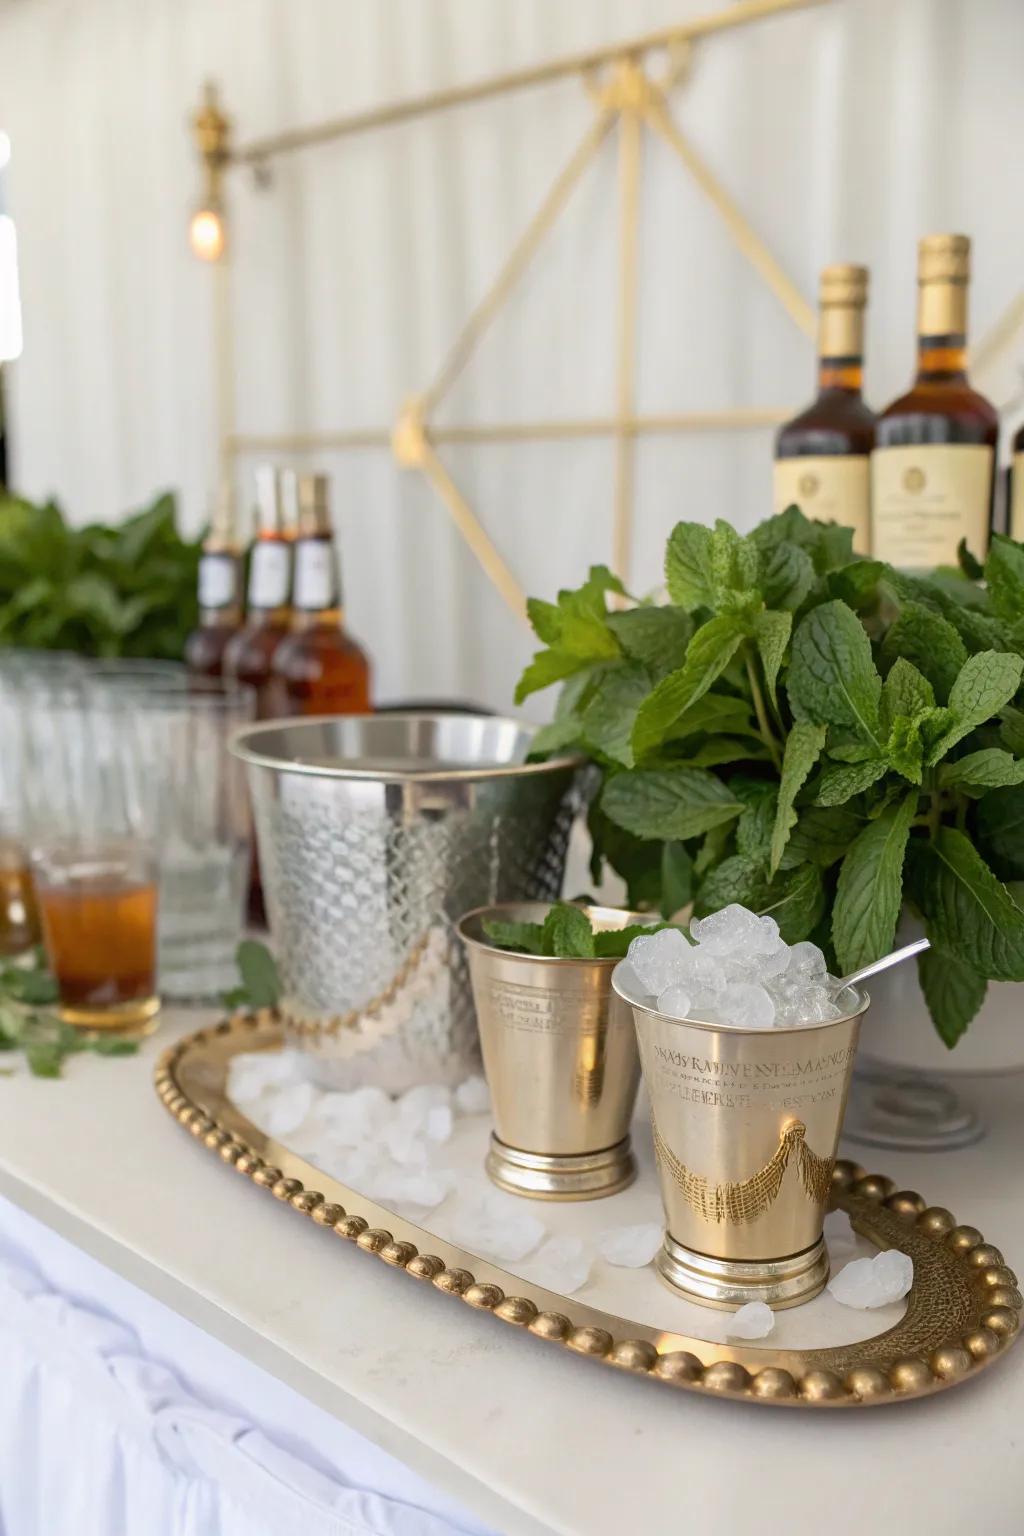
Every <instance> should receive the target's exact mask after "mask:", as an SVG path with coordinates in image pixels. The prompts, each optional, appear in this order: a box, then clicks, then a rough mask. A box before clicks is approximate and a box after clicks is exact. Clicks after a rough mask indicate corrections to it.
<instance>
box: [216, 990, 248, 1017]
mask: <svg viewBox="0 0 1024 1536" xmlns="http://www.w3.org/2000/svg"><path fill="white" fill-rule="evenodd" d="M220 1001H221V1007H223V1008H227V1009H228V1010H229V1011H230V1012H231V1013H234V1011H235V1009H236V1008H244V1007H245V1005H246V1004H247V1003H248V1001H249V994H248V992H247V991H246V990H245V988H244V987H229V988H228V990H227V991H226V992H222V993H221V995H220Z"/></svg>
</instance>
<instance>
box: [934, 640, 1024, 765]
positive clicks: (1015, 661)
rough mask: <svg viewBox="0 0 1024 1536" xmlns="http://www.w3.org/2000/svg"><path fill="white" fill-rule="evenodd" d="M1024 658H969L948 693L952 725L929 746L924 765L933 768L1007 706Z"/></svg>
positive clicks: (999, 654)
mask: <svg viewBox="0 0 1024 1536" xmlns="http://www.w3.org/2000/svg"><path fill="white" fill-rule="evenodd" d="M1022 672H1024V659H1022V658H1021V657H1020V656H1014V655H1012V654H1011V653H1010V652H1008V651H980V652H979V653H978V655H977V656H969V657H968V658H967V660H966V661H965V662H964V664H963V666H962V667H961V669H960V672H959V674H958V676H957V679H956V682H955V683H954V684H953V686H952V688H951V689H950V691H949V712H950V715H951V716H952V724H951V725H950V726H949V727H948V729H946V730H944V731H943V733H942V734H941V735H940V736H939V738H938V740H937V741H935V742H934V744H933V745H931V746H930V747H929V750H928V753H927V756H926V758H925V762H926V763H927V765H928V766H929V767H932V766H933V765H934V764H935V763H937V762H938V761H939V759H940V758H942V757H945V755H946V753H947V752H948V751H949V750H950V748H951V747H955V746H956V744H957V742H958V741H962V740H963V738H964V737H965V736H968V735H970V733H971V731H973V730H974V729H975V727H976V726H979V725H982V724H983V723H984V722H985V721H986V720H989V719H991V717H992V716H993V715H995V714H997V713H998V712H999V710H1001V709H1002V707H1003V705H1004V704H1008V703H1009V701H1010V700H1011V699H1012V698H1013V696H1014V694H1015V693H1016V692H1017V689H1018V688H1019V687H1020V680H1021V673H1022Z"/></svg>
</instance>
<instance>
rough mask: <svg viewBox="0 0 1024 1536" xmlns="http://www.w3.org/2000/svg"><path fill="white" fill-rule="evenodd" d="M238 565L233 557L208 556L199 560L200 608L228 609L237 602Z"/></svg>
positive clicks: (223, 555) (225, 555) (221, 555)
mask: <svg viewBox="0 0 1024 1536" xmlns="http://www.w3.org/2000/svg"><path fill="white" fill-rule="evenodd" d="M237 584H238V564H237V562H236V560H235V557H234V555H228V554H220V553H218V554H208V555H201V556H200V559H199V606H200V608H230V607H231V605H232V604H233V603H236V602H237V601H238V590H237Z"/></svg>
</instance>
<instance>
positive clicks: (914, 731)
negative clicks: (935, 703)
mask: <svg viewBox="0 0 1024 1536" xmlns="http://www.w3.org/2000/svg"><path fill="white" fill-rule="evenodd" d="M930 715H931V711H930V710H927V709H925V710H921V711H920V712H919V713H918V714H917V715H915V716H914V718H913V719H909V718H908V717H907V716H906V715H897V716H896V718H895V720H894V721H893V723H892V729H891V730H890V732H889V740H888V741H887V742H886V746H885V755H886V758H887V760H888V762H889V766H890V767H891V768H895V770H896V772H897V773H898V774H901V775H902V777H903V778H905V779H907V780H908V781H909V782H910V783H911V784H920V782H921V780H922V778H923V777H924V773H923V769H922V764H923V762H924V745H923V743H922V740H921V726H922V723H923V722H924V721H925V720H926V719H928V718H929V716H930Z"/></svg>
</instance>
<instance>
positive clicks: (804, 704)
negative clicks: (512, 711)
mask: <svg viewBox="0 0 1024 1536" xmlns="http://www.w3.org/2000/svg"><path fill="white" fill-rule="evenodd" d="M851 541H852V534H851V530H849V529H844V528H840V527H836V526H835V525H832V524H829V525H824V524H818V523H812V522H809V521H808V520H807V519H806V518H805V517H803V516H802V515H801V513H800V512H799V511H798V509H797V508H795V507H791V508H790V509H789V510H788V511H786V512H784V513H782V514H780V515H779V516H777V517H773V518H770V519H769V520H768V521H766V522H764V523H762V524H760V526H758V527H757V528H755V529H754V530H753V532H752V533H750V534H748V535H747V536H746V537H741V536H740V535H739V534H738V533H737V532H736V531H735V530H734V529H733V528H731V527H730V526H729V525H728V524H726V523H724V522H718V523H716V524H715V527H714V528H713V529H711V528H707V527H704V526H703V525H700V524H697V523H680V524H678V526H677V527H676V528H675V529H674V530H673V532H672V535H671V537H670V538H669V541H668V547H667V550H666V556H665V585H666V588H667V596H668V602H667V603H664V604H654V603H651V602H647V601H639V602H638V601H635V600H633V599H631V598H628V597H627V596H626V594H625V593H624V592H623V590H622V587H621V585H620V583H619V582H618V581H617V580H616V578H615V577H614V576H612V575H611V573H610V572H608V571H607V570H606V569H605V568H604V567H601V566H597V567H594V568H593V569H592V570H591V571H590V574H589V576H588V578H587V580H586V581H585V582H584V583H583V585H582V586H581V587H580V588H578V589H577V590H575V591H564V592H561V593H559V594H558V597H557V600H556V601H555V602H546V601H540V600H533V601H531V603H530V605H529V612H530V619H531V621H532V623H533V627H534V629H535V631H536V633H537V635H538V637H539V639H540V640H541V641H542V642H543V649H541V650H540V651H538V653H537V654H536V656H535V657H534V658H533V660H532V662H531V663H530V665H529V666H528V667H527V668H526V670H525V672H524V673H523V676H522V679H521V680H520V683H519V687H518V691H517V698H518V700H519V701H522V700H523V699H525V698H526V697H527V696H528V695H530V694H532V693H534V692H535V691H536V690H538V689H543V688H546V687H548V686H550V685H552V684H555V683H560V684H561V692H560V695H559V699H558V705H557V708H556V712H555V718H554V720H553V722H552V723H551V724H550V725H549V726H547V727H545V728H544V729H543V730H542V731H541V733H540V735H539V737H538V738H537V741H536V750H537V751H538V752H550V751H554V750H556V749H557V750H559V751H561V750H564V749H566V748H567V747H576V748H581V749H583V750H585V751H586V752H588V753H589V755H590V756H591V758H592V759H593V760H594V762H595V763H596V764H597V765H598V767H599V769H600V771H601V783H600V787H599V789H598V792H597V794H596V796H595V798H594V801H593V803H592V806H591V811H590V831H591V834H592V838H593V850H594V851H593V871H594V878H595V879H597V878H599V875H600V871H601V869H602V867H603V865H604V862H605V861H607V862H608V863H609V864H610V865H611V866H612V868H613V869H615V870H616V871H618V873H619V874H621V875H622V877H623V878H624V880H625V881H626V885H627V889H628V898H627V899H628V902H629V905H630V906H631V907H637V908H639V907H649V908H660V910H661V911H662V912H663V913H666V914H668V913H671V912H675V911H677V910H679V909H680V908H682V907H684V906H686V905H688V904H689V903H691V902H692V903H693V907H694V911H695V913H696V915H698V916H700V915H703V914H706V913H708V912H711V911H714V910H716V909H717V908H719V907H722V906H724V905H725V904H726V903H728V902H731V901H736V902H741V903H742V904H743V905H745V906H748V907H751V908H753V909H754V910H756V911H758V912H770V913H771V914H772V915H773V916H774V917H775V918H776V919H777V921H778V922H779V925H780V928H781V930H782V933H783V937H784V938H785V939H786V940H787V941H788V942H789V943H794V942H796V941H797V940H799V939H812V940H813V941H814V942H815V943H817V944H819V945H820V946H821V947H822V949H823V950H824V951H825V953H826V955H827V956H828V958H829V963H830V969H832V970H833V971H834V972H835V973H836V974H843V973H845V972H849V971H852V970H854V969H855V968H856V967H857V966H860V965H863V964H865V963H867V962H868V961H870V960H873V959H875V958H877V957H879V956H880V955H882V954H884V953H885V952H886V951H888V950H889V949H891V948H892V946H893V944H894V941H895V938H896V933H897V928H898V927H899V926H900V925H901V923H903V924H905V923H908V922H909V923H911V924H913V923H920V924H923V926H924V928H925V929H926V931H927V933H928V936H929V938H930V939H931V943H932V946H933V947H932V949H931V950H930V951H929V952H927V953H925V954H924V955H922V956H921V958H920V961H919V972H918V976H919V984H920V993H919V994H918V997H919V999H920V998H921V997H922V996H923V1002H924V1005H925V1006H926V1008H927V1012H928V1014H929V1015H930V1017H931V1020H932V1023H933V1024H934V1028H935V1030H936V1031H937V1033H938V1036H939V1038H940V1039H941V1040H942V1041H943V1042H944V1044H945V1045H946V1046H948V1047H952V1046H954V1045H956V1043H957V1042H958V1041H959V1040H960V1038H961V1037H962V1036H963V1034H964V1032H965V1031H966V1030H967V1028H968V1026H969V1025H970V1023H971V1021H972V1020H973V1019H974V1018H975V1017H976V1016H977V1015H978V1013H979V1011H980V1010H981V1009H982V1007H983V1005H984V1003H985V999H986V993H987V991H988V989H989V986H990V984H992V983H995V984H996V985H997V986H999V984H1003V983H1016V982H1019V981H1022V980H1024V907H1022V906H1021V905H1018V900H1017V896H1016V895H1015V889H1014V882H1015V881H1016V880H1024V694H1022V691H1021V676H1022V671H1024V660H1022V653H1024V547H1022V546H1020V545H1018V544H1015V543H1013V542H1012V541H1010V540H1009V539H1005V538H1001V537H996V538H995V539H994V540H993V544H992V549H991V552H990V554H989V556H988V559H987V561H986V563H985V566H984V570H983V571H982V569H981V567H979V566H978V564H977V562H975V561H974V560H973V559H972V557H971V556H970V555H969V554H968V552H967V551H962V557H961V558H962V568H961V569H959V570H956V571H950V570H944V571H940V572H938V573H936V575H935V576H934V577H932V578H929V579H924V578H915V577H910V576H907V575H905V574H903V573H900V572H898V571H896V570H894V569H893V568H891V567H889V566H887V565H885V564H883V563H882V562H880V561H876V560H865V559H855V558H854V557H853V554H852V543H851ZM982 577H984V583H983V584H982V581H981V578H982ZM612 593H614V594H617V596H618V601H617V602H616V603H615V605H614V606H613V604H612V603H610V602H609V595H610V594H612ZM875 1013H876V1018H875V1027H876V1032H877V1030H878V1028H881V1027H888V1026H889V1025H891V1023H892V1019H891V1018H890V1019H887V1018H886V1017H885V1014H886V1010H885V1009H884V1008H878V1007H876V1010H875ZM1016 1059H1017V1060H1018V1061H1024V1048H1021V1047H1017V1057H1016ZM934 1065H936V1066H938V1065H939V1062H938V1053H937V1058H936V1061H935V1063H934Z"/></svg>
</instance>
